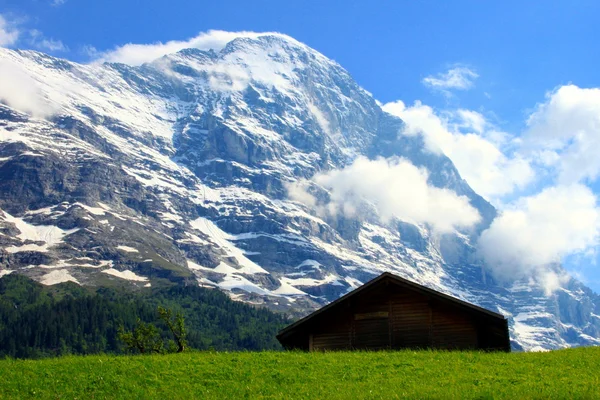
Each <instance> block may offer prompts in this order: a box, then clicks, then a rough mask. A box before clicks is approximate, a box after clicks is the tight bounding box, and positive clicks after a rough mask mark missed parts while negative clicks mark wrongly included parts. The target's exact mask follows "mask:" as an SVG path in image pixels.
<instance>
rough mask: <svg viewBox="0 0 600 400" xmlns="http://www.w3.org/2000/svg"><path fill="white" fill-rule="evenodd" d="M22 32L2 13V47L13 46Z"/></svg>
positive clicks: (0, 36) (0, 41)
mask: <svg viewBox="0 0 600 400" xmlns="http://www.w3.org/2000/svg"><path fill="white" fill-rule="evenodd" d="M19 35H20V32H19V30H18V29H17V27H16V26H15V25H14V24H11V23H10V22H9V21H7V20H6V18H5V17H4V16H3V15H2V14H0V47H6V46H12V45H14V44H15V43H16V42H17V40H18V39H19Z"/></svg>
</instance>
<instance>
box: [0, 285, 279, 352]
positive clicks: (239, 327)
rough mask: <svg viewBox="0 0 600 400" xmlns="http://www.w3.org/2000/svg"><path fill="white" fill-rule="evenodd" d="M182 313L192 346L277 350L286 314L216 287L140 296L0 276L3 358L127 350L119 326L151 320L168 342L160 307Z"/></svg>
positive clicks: (167, 290) (174, 289)
mask: <svg viewBox="0 0 600 400" xmlns="http://www.w3.org/2000/svg"><path fill="white" fill-rule="evenodd" d="M159 305H161V306H163V307H167V308H171V309H173V310H175V311H181V312H182V313H183V314H184V316H185V323H186V326H187V329H188V342H189V346H190V347H191V348H194V349H215V350H265V349H278V348H279V344H278V342H277V340H276V338H275V335H276V333H277V331H278V330H279V329H280V328H281V327H283V326H284V325H285V323H286V320H285V317H284V316H282V315H278V314H275V313H273V312H271V311H269V310H266V309H262V308H256V307H253V306H251V305H248V304H244V303H240V302H235V301H232V300H231V299H229V298H228V297H227V295H225V294H224V293H222V292H221V291H218V290H211V289H204V288H200V287H197V286H187V287H183V286H176V287H170V288H163V289H156V290H152V291H151V290H150V289H147V290H146V289H145V290H142V291H139V292H137V293H128V292H124V291H118V290H114V289H106V288H102V289H99V290H97V291H96V292H93V291H88V290H86V289H83V288H81V287H79V286H78V285H76V284H73V283H70V282H68V283H64V284H61V285H57V286H53V287H45V286H43V285H40V284H38V283H36V282H34V281H32V280H30V279H29V278H26V277H24V276H20V275H8V276H5V277H3V278H1V279H0V357H2V356H10V357H19V358H38V357H44V356H57V355H64V354H93V353H123V352H124V348H123V346H122V344H121V343H120V342H119V340H118V338H117V330H118V328H119V326H121V325H122V326H124V327H125V328H126V329H131V328H133V327H134V326H135V324H136V321H137V319H138V318H139V319H141V320H142V321H144V322H150V323H154V324H155V325H156V326H157V327H158V328H159V329H160V330H161V332H162V334H163V335H164V337H166V338H168V337H169V333H168V331H167V327H166V326H165V325H164V324H163V323H162V322H161V321H159V318H158V314H157V312H156V309H157V306H159Z"/></svg>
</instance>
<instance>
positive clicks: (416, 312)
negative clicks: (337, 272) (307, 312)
mask: <svg viewBox="0 0 600 400" xmlns="http://www.w3.org/2000/svg"><path fill="white" fill-rule="evenodd" d="M465 304H466V305H467V306H468V303H460V302H457V304H453V302H451V301H448V299H447V298H446V297H436V296H434V295H431V294H430V293H428V292H425V293H424V292H419V291H416V290H413V289H412V288H411V287H407V286H404V285H402V284H397V283H395V282H394V281H390V282H388V281H385V282H380V283H379V284H377V285H373V286H371V287H369V288H367V289H366V290H363V291H361V292H360V293H359V294H358V295H356V296H349V297H348V298H347V299H346V300H345V301H343V302H341V303H339V304H337V305H336V306H335V307H332V308H330V309H327V310H326V311H325V312H322V313H316V315H315V316H314V317H312V318H307V322H305V323H303V324H300V325H299V326H298V327H297V328H296V329H294V330H293V331H290V332H288V333H287V337H285V338H283V339H282V338H280V341H282V344H283V345H284V347H286V348H301V349H306V350H310V351H326V350H327V351H328V350H353V349H357V350H366V349H367V350H382V349H402V348H415V349H416V348H438V349H449V350H454V349H457V350H458V349H461V350H464V349H489V350H502V351H509V350H510V347H509V346H510V344H509V339H508V326H507V322H506V320H505V319H504V318H501V316H500V318H498V317H497V316H496V315H497V314H493V313H489V312H488V313H481V312H479V310H478V309H476V310H472V309H470V308H469V307H467V306H465Z"/></svg>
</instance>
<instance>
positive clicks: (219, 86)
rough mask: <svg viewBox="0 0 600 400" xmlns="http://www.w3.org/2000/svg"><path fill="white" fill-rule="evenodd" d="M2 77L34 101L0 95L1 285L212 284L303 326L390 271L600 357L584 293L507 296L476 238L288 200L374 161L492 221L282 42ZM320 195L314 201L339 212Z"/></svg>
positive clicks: (521, 337) (413, 141)
mask: <svg viewBox="0 0 600 400" xmlns="http://www.w3.org/2000/svg"><path fill="white" fill-rule="evenodd" d="M6 65H9V67H6ZM2 66H4V67H2ZM0 68H4V69H3V72H4V73H10V74H12V75H11V76H12V77H13V78H14V81H15V82H18V83H19V88H20V89H21V90H20V91H12V92H5V93H0V94H1V95H0V98H1V99H2V103H3V105H0V248H2V250H0V276H1V275H6V274H11V273H18V274H25V275H28V276H31V277H33V278H35V279H37V280H38V281H40V282H42V283H44V284H48V285H51V284H56V283H59V282H65V281H73V282H76V283H78V284H81V285H91V286H125V287H131V288H138V287H139V288H141V287H147V286H153V285H168V284H200V285H203V286H210V287H215V288H220V289H222V290H225V291H227V292H228V293H229V294H230V296H231V297H233V298H234V299H237V300H241V301H247V302H251V303H255V304H263V305H266V306H268V307H271V308H274V309H279V310H285V311H287V312H294V313H297V314H302V313H306V312H308V311H309V310H312V309H314V308H316V307H319V306H320V305H323V304H325V303H327V302H329V301H332V300H334V299H335V298H337V297H339V296H340V295H342V294H344V293H346V292H348V291H349V290H352V289H353V288H356V287H357V286H359V285H360V284H361V283H363V282H366V281H367V280H369V279H370V278H372V277H374V276H376V275H378V274H379V273H381V272H383V271H390V272H394V273H396V274H399V275H401V276H404V277H406V278H408V279H411V280H413V281H416V282H418V283H421V284H424V285H427V286H429V287H432V288H434V289H436V290H440V291H443V292H445V293H448V294H451V295H454V296H457V297H460V298H462V299H464V300H467V301H470V302H473V303H476V304H479V305H482V306H484V307H488V308H490V309H492V310H494V311H499V312H501V313H504V314H505V315H507V316H508V317H510V321H511V327H512V328H511V329H512V331H511V332H512V335H513V342H514V345H515V347H518V348H526V349H535V348H556V347H564V346H569V345H579V344H589V343H598V340H597V339H595V338H597V337H598V336H599V335H600V317H598V315H600V309H599V307H600V303H599V302H598V300H597V298H596V297H593V296H592V294H591V292H589V290H587V289H586V288H585V287H584V286H583V285H581V284H580V283H578V282H576V281H572V282H571V283H570V286H568V288H565V289H561V290H560V291H559V292H558V293H557V294H555V295H554V297H551V298H549V297H548V296H547V295H545V294H544V293H543V291H541V290H540V289H539V288H536V287H533V286H531V285H528V284H527V282H521V283H519V282H516V283H513V284H511V285H507V284H505V283H499V282H494V280H493V279H492V278H490V277H486V276H485V273H484V272H483V270H484V269H483V268H482V265H481V263H480V261H478V258H477V257H476V254H475V250H474V247H473V245H472V243H471V242H472V237H473V236H472V235H474V234H476V232H475V231H467V230H463V231H461V230H452V231H450V232H446V233H444V234H443V235H440V234H438V233H436V232H435V231H434V230H433V229H431V227H430V226H428V225H427V224H425V223H415V222H411V221H407V220H400V219H398V218H391V219H387V220H381V219H380V218H378V217H377V211H376V210H374V209H373V206H372V205H368V204H367V205H366V206H365V207H366V208H365V209H364V210H361V213H362V214H361V215H354V216H351V215H344V214H338V215H331V214H323V213H320V212H318V210H316V208H315V207H313V206H311V204H308V203H306V202H302V201H298V200H297V199H292V198H291V197H290V195H289V184H291V183H294V182H298V181H299V180H301V179H309V178H311V177H313V176H314V175H315V174H318V173H320V172H325V171H335V170H340V169H343V168H344V167H346V166H348V165H351V164H352V163H353V162H354V161H355V160H357V159H359V158H361V157H362V158H365V159H372V160H373V159H378V158H383V159H403V160H407V162H409V163H411V164H413V165H415V166H418V167H420V168H423V169H426V170H427V173H428V183H429V184H431V185H432V186H433V187H436V188H444V189H447V190H448V191H451V192H453V193H455V194H457V195H460V196H466V198H467V199H468V202H469V204H470V205H471V206H472V207H474V209H476V210H477V212H478V213H479V215H480V216H481V221H480V224H479V225H478V227H477V229H483V228H484V227H486V226H487V224H489V223H490V221H491V220H492V219H493V218H494V216H495V214H496V211H495V209H494V208H493V207H492V206H491V205H490V204H489V203H487V202H486V201H485V200H484V199H483V198H481V197H480V196H478V195H477V194H476V193H475V192H474V191H473V190H472V189H471V188H470V187H469V186H468V184H467V183H466V182H465V181H464V180H463V179H462V178H461V177H460V175H459V173H458V171H457V170H456V168H454V165H453V164H452V161H451V160H449V159H448V158H447V157H445V156H444V155H440V154H433V153H431V152H429V151H427V150H426V149H425V147H424V145H423V141H422V138H420V137H419V136H406V135H403V134H402V129H403V122H402V121H401V120H400V119H398V118H396V117H393V116H391V115H389V114H386V113H385V112H383V111H382V110H381V109H380V107H379V106H378V105H377V103H376V102H375V100H374V99H373V97H372V96H371V95H369V94H368V92H366V91H365V90H364V89H362V88H361V87H360V86H359V85H358V84H356V82H354V80H353V79H352V78H351V77H350V75H349V74H348V73H347V72H346V71H345V70H344V69H343V68H342V67H340V66H339V65H338V64H337V63H335V62H333V61H331V60H328V59H327V58H326V57H325V56H323V55H321V54H320V53H318V52H317V51H314V50H312V49H310V48H308V47H307V46H305V45H303V44H301V43H299V42H297V41H295V40H293V39H291V38H289V37H286V36H283V35H273V34H266V35H253V36H249V37H241V38H237V39H234V40H232V41H230V42H229V43H228V44H226V45H225V46H224V47H222V48H219V49H215V50H208V51H205V50H198V49H185V50H181V51H179V52H177V53H173V54H169V55H166V56H164V57H161V58H159V59H157V60H155V61H153V62H150V63H146V64H143V65H141V66H139V67H138V66H127V65H124V64H110V63H105V64H91V65H81V64H77V63H72V62H69V61H65V60H59V59H56V58H52V57H49V56H45V55H43V54H41V53H35V52H21V51H13V50H0ZM19 93H26V94H27V96H26V101H23V98H22V97H19V96H18V95H17V94H19ZM364 179H369V177H367V176H365V177H364ZM311 185H312V186H311V188H312V190H313V191H314V195H315V196H316V197H317V198H318V199H326V198H327V197H328V196H330V195H331V193H330V192H329V191H328V189H327V188H326V187H322V186H320V185H319V184H318V183H315V182H312V183H311ZM363 211H364V212H363Z"/></svg>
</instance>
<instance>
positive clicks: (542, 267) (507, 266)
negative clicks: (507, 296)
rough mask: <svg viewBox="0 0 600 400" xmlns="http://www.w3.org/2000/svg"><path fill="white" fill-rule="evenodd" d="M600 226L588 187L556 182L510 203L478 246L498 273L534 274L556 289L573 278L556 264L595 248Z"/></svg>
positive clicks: (509, 276)
mask: <svg viewBox="0 0 600 400" xmlns="http://www.w3.org/2000/svg"><path fill="white" fill-rule="evenodd" d="M599 228H600V210H599V209H598V208H597V206H596V197H595V195H594V194H593V193H592V191H591V190H590V189H589V188H588V187H586V186H584V185H580V184H575V185H568V186H555V187H550V188H546V189H544V190H543V191H542V192H540V193H539V194H537V195H534V196H530V197H524V198H521V199H519V200H518V201H516V202H515V203H514V204H512V205H510V206H508V207H507V209H505V210H504V211H503V212H502V213H501V215H500V216H498V217H497V218H496V219H495V220H494V221H493V222H492V225H491V226H490V227H489V229H487V230H485V231H484V232H483V233H482V234H481V237H480V238H479V242H478V249H479V252H480V254H481V256H482V257H483V259H484V261H485V262H486V265H487V266H488V268H489V269H490V270H491V272H492V273H493V275H494V276H495V277H497V278H499V279H501V280H514V279H519V278H526V277H528V276H529V277H532V278H534V279H535V280H536V281H537V282H538V283H539V284H540V285H541V286H542V287H543V288H544V289H545V290H546V292H547V293H551V292H552V291H553V290H555V289H556V288H558V287H559V286H560V284H561V283H562V282H564V280H565V279H568V278H566V277H565V276H564V274H562V273H557V272H556V271H555V270H554V267H553V265H557V264H558V263H560V262H561V260H562V259H563V258H564V257H566V256H568V255H572V254H577V253H586V252H588V251H589V250H590V249H593V248H594V247H595V246H596V245H597V243H598V235H599Z"/></svg>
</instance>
